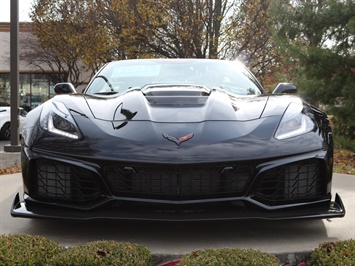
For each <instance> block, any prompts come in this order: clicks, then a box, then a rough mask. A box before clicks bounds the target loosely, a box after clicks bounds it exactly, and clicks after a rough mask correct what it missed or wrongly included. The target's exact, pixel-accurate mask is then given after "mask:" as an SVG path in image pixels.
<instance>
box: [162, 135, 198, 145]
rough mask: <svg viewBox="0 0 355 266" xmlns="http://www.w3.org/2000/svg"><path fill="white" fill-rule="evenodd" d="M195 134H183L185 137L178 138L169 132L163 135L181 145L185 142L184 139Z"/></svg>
mask: <svg viewBox="0 0 355 266" xmlns="http://www.w3.org/2000/svg"><path fill="white" fill-rule="evenodd" d="M193 136H194V133H191V134H188V135H186V136H183V137H181V138H179V139H177V138H176V137H174V136H170V135H169V134H163V137H164V138H165V139H167V140H170V141H172V142H175V144H176V145H178V146H180V144H181V143H183V142H184V141H187V140H189V139H191V138H192V137H193Z"/></svg>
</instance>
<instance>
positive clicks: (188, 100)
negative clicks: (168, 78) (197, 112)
mask: <svg viewBox="0 0 355 266" xmlns="http://www.w3.org/2000/svg"><path fill="white" fill-rule="evenodd" d="M142 91H143V93H144V95H145V98H146V99H147V101H148V102H149V103H151V104H161V105H200V104H205V102H206V101H207V99H208V96H209V95H210V90H209V89H207V88H206V87H204V86H196V85H154V86H147V87H146V88H144V89H143V90H142Z"/></svg>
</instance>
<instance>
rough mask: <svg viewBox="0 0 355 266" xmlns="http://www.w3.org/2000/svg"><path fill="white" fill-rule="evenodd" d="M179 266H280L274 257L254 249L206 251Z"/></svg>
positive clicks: (184, 260) (184, 257)
mask: <svg viewBox="0 0 355 266" xmlns="http://www.w3.org/2000/svg"><path fill="white" fill-rule="evenodd" d="M178 265H179V266H194V265H204V266H222V265H223V266H227V265H231V266H254V265H255V266H262V265H265V266H266V265H267V266H279V265H280V261H279V260H278V258H276V257H275V256H274V255H271V254H268V253H264V252H261V251H258V250H252V249H232V248H224V249H206V250H199V251H195V252H192V253H191V254H188V255H185V256H183V258H182V259H181V262H180V263H179V264H178Z"/></svg>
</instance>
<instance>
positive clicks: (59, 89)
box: [54, 82, 76, 94]
mask: <svg viewBox="0 0 355 266" xmlns="http://www.w3.org/2000/svg"><path fill="white" fill-rule="evenodd" d="M54 91H55V93H56V94H69V93H76V90H75V88H74V86H73V84H71V83H69V82H63V83H57V84H55V86H54Z"/></svg>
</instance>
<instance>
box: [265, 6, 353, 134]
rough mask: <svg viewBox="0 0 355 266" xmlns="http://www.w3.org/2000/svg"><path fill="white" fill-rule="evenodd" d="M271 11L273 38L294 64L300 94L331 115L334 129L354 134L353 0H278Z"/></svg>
mask: <svg viewBox="0 0 355 266" xmlns="http://www.w3.org/2000/svg"><path fill="white" fill-rule="evenodd" d="M272 14H273V17H274V18H275V20H274V22H273V28H274V30H275V36H276V40H277V42H278V43H279V44H280V45H281V46H282V47H283V50H284V52H285V53H286V54H289V55H291V56H292V57H293V59H294V60H296V61H297V62H298V64H299V67H298V68H297V69H296V70H297V84H298V86H299V88H300V89H301V92H302V94H303V95H304V97H305V98H307V99H308V100H309V101H311V102H313V103H316V102H318V101H320V102H321V103H322V104H324V105H326V106H327V107H328V108H329V110H330V112H331V113H333V114H334V115H335V116H336V119H335V122H336V124H335V125H336V128H335V132H336V133H338V134H342V135H344V136H347V137H348V138H350V139H355V113H354V112H353V110H354V107H355V90H354V88H355V71H354V70H355V49H354V44H355V2H354V1H352V0H344V1H337V0H298V1H295V0H294V1H286V0H278V1H274V5H273V7H272Z"/></svg>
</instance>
